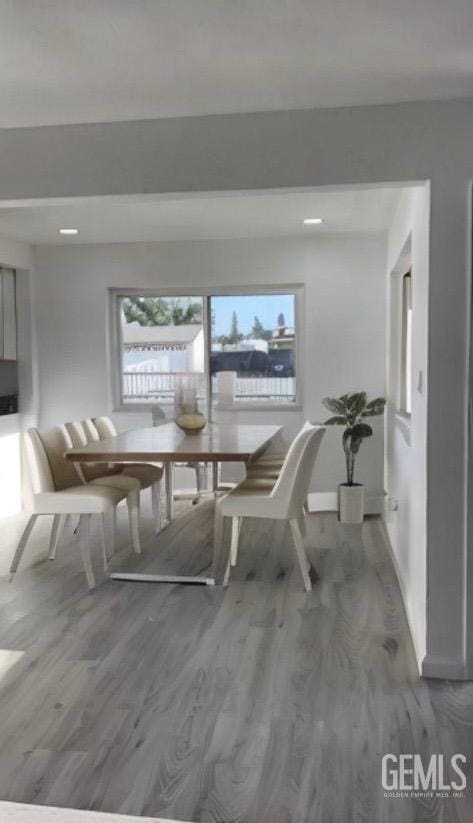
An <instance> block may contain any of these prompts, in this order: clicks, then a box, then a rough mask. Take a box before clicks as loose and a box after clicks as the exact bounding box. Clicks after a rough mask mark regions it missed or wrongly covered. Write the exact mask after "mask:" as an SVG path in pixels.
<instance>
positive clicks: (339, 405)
mask: <svg viewBox="0 0 473 823" xmlns="http://www.w3.org/2000/svg"><path fill="white" fill-rule="evenodd" d="M322 403H323V404H324V406H325V408H326V409H328V410H329V411H331V412H334V414H338V415H341V414H345V412H346V407H345V404H344V402H343V400H341V399H338V400H337V398H335V397H324V399H323V400H322Z"/></svg>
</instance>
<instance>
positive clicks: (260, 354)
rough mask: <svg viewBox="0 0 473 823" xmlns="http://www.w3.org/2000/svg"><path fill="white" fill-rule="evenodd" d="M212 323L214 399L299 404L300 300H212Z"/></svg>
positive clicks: (247, 296)
mask: <svg viewBox="0 0 473 823" xmlns="http://www.w3.org/2000/svg"><path fill="white" fill-rule="evenodd" d="M210 318H211V334H212V340H211V352H210V374H211V385H212V397H213V399H216V400H219V401H220V402H223V403H229V402H232V401H233V399H234V400H235V401H237V402H238V401H245V400H248V401H264V400H266V401H268V400H269V401H272V402H275V401H276V402H278V401H279V402H286V403H287V402H292V401H294V400H295V399H296V360H295V340H296V329H295V296H294V294H252V295H251V294H245V295H228V296H221V297H219V296H217V297H211V298H210ZM225 373H226V375H225ZM224 375H225V376H224Z"/></svg>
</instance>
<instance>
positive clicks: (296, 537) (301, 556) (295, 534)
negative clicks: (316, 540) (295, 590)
mask: <svg viewBox="0 0 473 823" xmlns="http://www.w3.org/2000/svg"><path fill="white" fill-rule="evenodd" d="M289 524H290V527H291V533H292V539H293V541H294V546H295V549H296V554H297V559H298V561H299V567H300V570H301V574H302V579H303V581H304V586H305V590H306V592H310V591H311V589H312V583H311V579H310V575H309V571H308V566H309V562H308V560H307V555H306V553H305V548H304V541H303V539H302V535H301V531H300V528H299V523H298V522H297V519H296V518H294V519H292V520H290V521H289Z"/></svg>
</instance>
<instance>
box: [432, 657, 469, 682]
mask: <svg viewBox="0 0 473 823" xmlns="http://www.w3.org/2000/svg"><path fill="white" fill-rule="evenodd" d="M422 677H435V678H439V679H441V680H471V679H472V670H471V667H470V668H468V666H467V665H466V664H465V661H464V660H458V659H457V658H454V657H439V656H438V655H436V654H426V656H425V657H424V659H423V661H422Z"/></svg>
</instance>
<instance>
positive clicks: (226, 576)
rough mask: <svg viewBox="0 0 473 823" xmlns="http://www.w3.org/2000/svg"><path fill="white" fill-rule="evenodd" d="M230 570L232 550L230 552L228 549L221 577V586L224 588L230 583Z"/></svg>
mask: <svg viewBox="0 0 473 823" xmlns="http://www.w3.org/2000/svg"><path fill="white" fill-rule="evenodd" d="M231 568H232V550H231V548H230V551H229V552H228V557H227V565H226V566H225V574H224V575H223V583H222V585H223V586H224V587H227V586H228V584H229V582H230V571H231Z"/></svg>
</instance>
